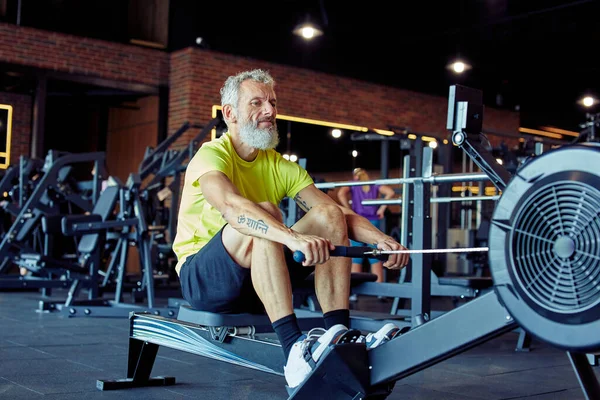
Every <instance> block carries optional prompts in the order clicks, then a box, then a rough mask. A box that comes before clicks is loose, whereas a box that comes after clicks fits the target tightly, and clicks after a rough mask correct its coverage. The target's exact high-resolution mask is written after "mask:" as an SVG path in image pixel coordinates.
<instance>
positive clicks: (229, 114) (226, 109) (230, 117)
mask: <svg viewBox="0 0 600 400" xmlns="http://www.w3.org/2000/svg"><path fill="white" fill-rule="evenodd" d="M222 112H223V117H224V118H225V121H227V122H233V123H236V122H237V116H236V115H235V111H234V110H233V107H232V106H231V104H225V105H224V106H223V109H222Z"/></svg>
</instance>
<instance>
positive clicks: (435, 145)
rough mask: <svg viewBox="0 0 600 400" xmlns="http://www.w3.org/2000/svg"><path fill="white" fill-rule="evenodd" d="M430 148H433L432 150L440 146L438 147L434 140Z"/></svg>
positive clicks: (430, 143)
mask: <svg viewBox="0 0 600 400" xmlns="http://www.w3.org/2000/svg"><path fill="white" fill-rule="evenodd" d="M428 146H429V147H431V148H432V149H435V148H436V147H437V146H438V145H437V142H436V141H435V140H434V141H432V142H429V144H428Z"/></svg>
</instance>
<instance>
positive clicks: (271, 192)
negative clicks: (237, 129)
mask: <svg viewBox="0 0 600 400" xmlns="http://www.w3.org/2000/svg"><path fill="white" fill-rule="evenodd" d="M214 170H216V171H220V172H222V173H224V174H225V175H226V176H227V177H228V178H229V179H230V180H231V182H232V183H233V185H234V186H235V187H236V188H237V189H238V190H239V192H240V194H241V195H242V196H244V197H246V198H247V199H249V200H252V201H254V202H255V203H260V202H266V201H268V202H269V203H272V204H275V205H279V203H281V201H282V200H283V199H284V198H285V197H290V198H294V197H295V196H296V194H298V192H299V191H301V190H302V189H304V188H305V187H307V186H309V185H311V184H312V183H313V180H312V178H311V177H310V175H309V174H308V173H307V172H306V170H304V169H303V168H302V167H300V166H299V165H298V164H296V163H293V162H291V161H288V160H286V159H285V158H283V157H282V156H281V154H279V153H278V152H276V151H275V150H260V151H259V152H258V156H257V157H256V158H255V159H254V160H253V161H245V160H243V159H241V158H240V157H239V156H238V154H237V153H236V151H235V149H234V148H233V144H232V143H231V137H230V136H229V133H225V134H224V135H223V136H221V137H220V138H218V139H215V140H213V141H210V142H206V143H204V144H203V145H202V146H201V147H200V149H199V150H198V151H197V152H196V154H195V155H194V157H192V159H191V160H190V162H189V164H188V166H187V168H186V172H185V180H184V184H183V191H182V193H181V202H180V205H179V216H178V219H177V234H176V235H175V239H174V240H173V251H174V252H175V255H176V256H177V267H176V271H177V273H179V270H180V268H181V266H182V265H183V263H184V261H185V259H186V257H188V256H190V255H192V254H196V253H197V252H198V250H200V249H201V248H202V247H203V246H204V245H205V244H206V243H208V241H209V240H210V239H211V238H212V237H213V236H214V235H215V234H216V233H218V232H219V230H220V229H221V228H222V227H223V225H225V224H226V221H225V219H224V218H223V216H222V215H221V213H220V212H219V211H218V210H217V209H216V208H214V207H213V206H212V205H210V204H209V203H208V201H206V199H205V197H204V194H203V193H202V190H201V188H200V183H199V181H198V180H199V178H200V176H201V174H203V173H206V172H208V171H214Z"/></svg>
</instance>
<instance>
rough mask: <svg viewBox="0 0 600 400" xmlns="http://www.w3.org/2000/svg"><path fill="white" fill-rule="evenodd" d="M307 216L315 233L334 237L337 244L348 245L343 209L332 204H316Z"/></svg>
mask: <svg viewBox="0 0 600 400" xmlns="http://www.w3.org/2000/svg"><path fill="white" fill-rule="evenodd" d="M307 216H308V217H309V218H310V223H311V226H313V227H314V228H315V230H316V231H315V233H316V234H320V235H323V236H326V237H329V238H333V237H335V238H336V240H337V241H339V244H343V245H348V243H347V242H348V226H347V225H346V217H345V216H344V213H343V211H342V210H341V209H340V208H339V207H338V206H336V205H334V204H318V205H316V206H314V207H313V208H311V209H310V212H309V214H307Z"/></svg>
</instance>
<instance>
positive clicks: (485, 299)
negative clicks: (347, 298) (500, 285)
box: [368, 293, 517, 385]
mask: <svg viewBox="0 0 600 400" xmlns="http://www.w3.org/2000/svg"><path fill="white" fill-rule="evenodd" d="M516 327H517V324H516V322H515V321H514V320H513V319H512V317H511V316H510V315H509V314H508V312H507V311H506V310H505V309H504V307H503V306H502V305H501V304H500V302H499V301H498V298H497V297H496V294H495V293H487V294H485V295H483V296H481V297H480V298H477V299H474V300H472V301H470V302H468V303H465V304H463V305H462V306H460V307H458V308H455V309H453V310H451V311H448V312H447V313H445V314H443V315H441V316H439V317H437V318H435V319H432V320H430V321H429V322H427V323H425V324H423V325H420V326H417V327H415V328H412V329H411V330H410V331H408V332H407V333H405V334H404V335H402V336H401V338H399V339H398V340H391V341H389V342H387V343H385V344H383V345H381V346H378V347H376V348H374V349H372V350H370V351H369V352H368V354H369V366H371V367H372V369H371V384H372V385H377V384H380V383H384V382H391V381H395V380H398V379H401V378H404V377H407V376H409V375H412V374H414V373H416V372H418V371H421V370H423V369H425V368H427V367H430V366H432V365H434V364H437V363H438V362H441V361H443V360H446V359H448V358H450V357H453V356H455V355H457V354H459V353H461V352H463V351H466V350H468V349H470V348H473V347H475V346H477V345H479V344H481V343H484V342H486V341H488V340H491V339H493V338H495V337H497V336H499V335H501V334H503V333H505V332H510V331H511V330H513V329H515V328H516ZM424 344H426V345H424ZM390 354H399V355H401V357H390Z"/></svg>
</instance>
